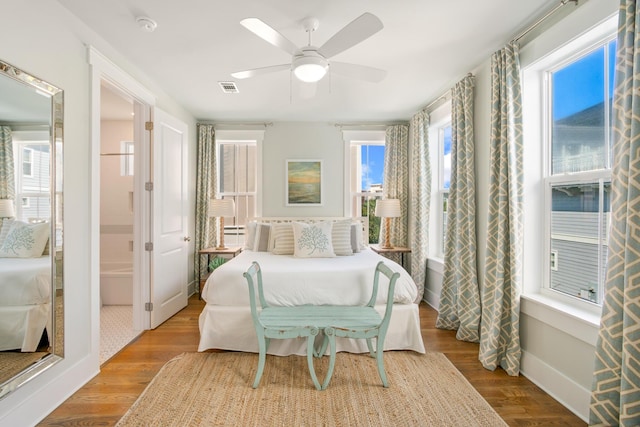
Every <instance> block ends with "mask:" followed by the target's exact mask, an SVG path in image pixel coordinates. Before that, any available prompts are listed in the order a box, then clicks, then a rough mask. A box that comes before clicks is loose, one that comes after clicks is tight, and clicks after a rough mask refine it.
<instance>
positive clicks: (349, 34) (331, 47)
mask: <svg viewBox="0 0 640 427" xmlns="http://www.w3.org/2000/svg"><path fill="white" fill-rule="evenodd" d="M383 27H384V25H382V21H380V19H379V18H378V17H377V16H375V15H373V14H371V13H369V12H366V13H363V14H362V15H360V16H359V17H357V18H356V19H354V20H353V21H351V22H350V23H349V24H347V25H346V26H345V27H344V28H343V29H341V30H340V31H338V32H337V33H336V34H334V36H333V37H331V38H330V39H329V40H327V42H326V43H325V44H323V45H322V47H320V49H319V51H320V53H321V54H322V55H323V56H324V57H325V58H331V57H332V56H335V55H337V54H339V53H340V52H343V51H345V50H347V49H349V48H350V47H352V46H355V45H357V44H358V43H360V42H361V41H363V40H365V39H367V38H369V37H371V36H372V35H374V34H375V33H377V32H378V31H380V30H381V29H382V28H383Z"/></svg>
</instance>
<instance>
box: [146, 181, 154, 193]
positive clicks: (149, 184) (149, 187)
mask: <svg viewBox="0 0 640 427" xmlns="http://www.w3.org/2000/svg"><path fill="white" fill-rule="evenodd" d="M144 189H145V190H147V191H153V182H145V183H144Z"/></svg>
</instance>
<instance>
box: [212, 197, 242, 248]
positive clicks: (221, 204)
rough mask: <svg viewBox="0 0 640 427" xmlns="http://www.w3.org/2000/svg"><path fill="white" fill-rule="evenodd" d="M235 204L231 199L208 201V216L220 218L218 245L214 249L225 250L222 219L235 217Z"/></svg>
mask: <svg viewBox="0 0 640 427" xmlns="http://www.w3.org/2000/svg"><path fill="white" fill-rule="evenodd" d="M235 211H236V204H235V202H234V201H233V199H211V200H210V201H209V216H217V217H220V233H219V237H218V240H219V242H220V243H219V245H218V246H217V247H216V249H227V248H226V247H225V246H224V217H226V216H227V217H229V216H230V217H233V216H235Z"/></svg>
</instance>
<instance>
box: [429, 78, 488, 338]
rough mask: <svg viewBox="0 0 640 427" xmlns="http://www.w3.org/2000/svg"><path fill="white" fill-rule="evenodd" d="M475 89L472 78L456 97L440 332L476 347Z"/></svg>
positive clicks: (478, 310) (458, 88)
mask: <svg viewBox="0 0 640 427" xmlns="http://www.w3.org/2000/svg"><path fill="white" fill-rule="evenodd" d="M473 88H474V78H473V76H470V75H469V76H466V77H465V78H464V79H462V80H461V81H460V82H458V83H457V84H456V85H455V86H454V88H453V92H452V100H451V102H452V105H451V106H452V108H451V140H452V141H451V182H450V185H449V200H448V202H447V229H446V236H445V260H444V277H443V282H442V290H441V294H440V306H439V308H438V312H439V313H438V318H437V320H436V327H437V328H441V329H451V330H455V331H457V332H456V338H457V339H459V340H462V341H469V342H478V341H479V339H480V335H479V324H480V313H481V307H480V290H479V288H478V272H477V260H476V253H477V250H476V249H477V248H476V192H475V188H476V187H475V142H474V129H473Z"/></svg>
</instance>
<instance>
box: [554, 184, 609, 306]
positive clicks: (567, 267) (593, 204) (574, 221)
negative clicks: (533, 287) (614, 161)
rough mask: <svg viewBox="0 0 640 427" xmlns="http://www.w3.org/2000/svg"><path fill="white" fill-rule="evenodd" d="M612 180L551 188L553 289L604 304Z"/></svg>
mask: <svg viewBox="0 0 640 427" xmlns="http://www.w3.org/2000/svg"><path fill="white" fill-rule="evenodd" d="M610 189H611V184H610V183H604V184H603V185H602V192H601V189H600V184H599V183H597V182H596V183H590V184H575V185H570V184H569V185H567V184H565V185H556V186H553V187H552V190H551V194H552V196H551V198H552V199H551V205H552V212H551V263H550V264H551V265H550V267H551V268H550V269H551V272H550V274H551V288H552V289H555V290H557V291H560V292H563V293H566V294H569V295H573V296H576V297H579V298H583V299H586V300H589V301H592V302H595V303H601V302H602V300H601V298H602V289H603V283H604V276H605V266H606V259H607V234H606V233H607V231H608V224H609V218H610V215H609V210H610V209H609V193H610Z"/></svg>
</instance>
